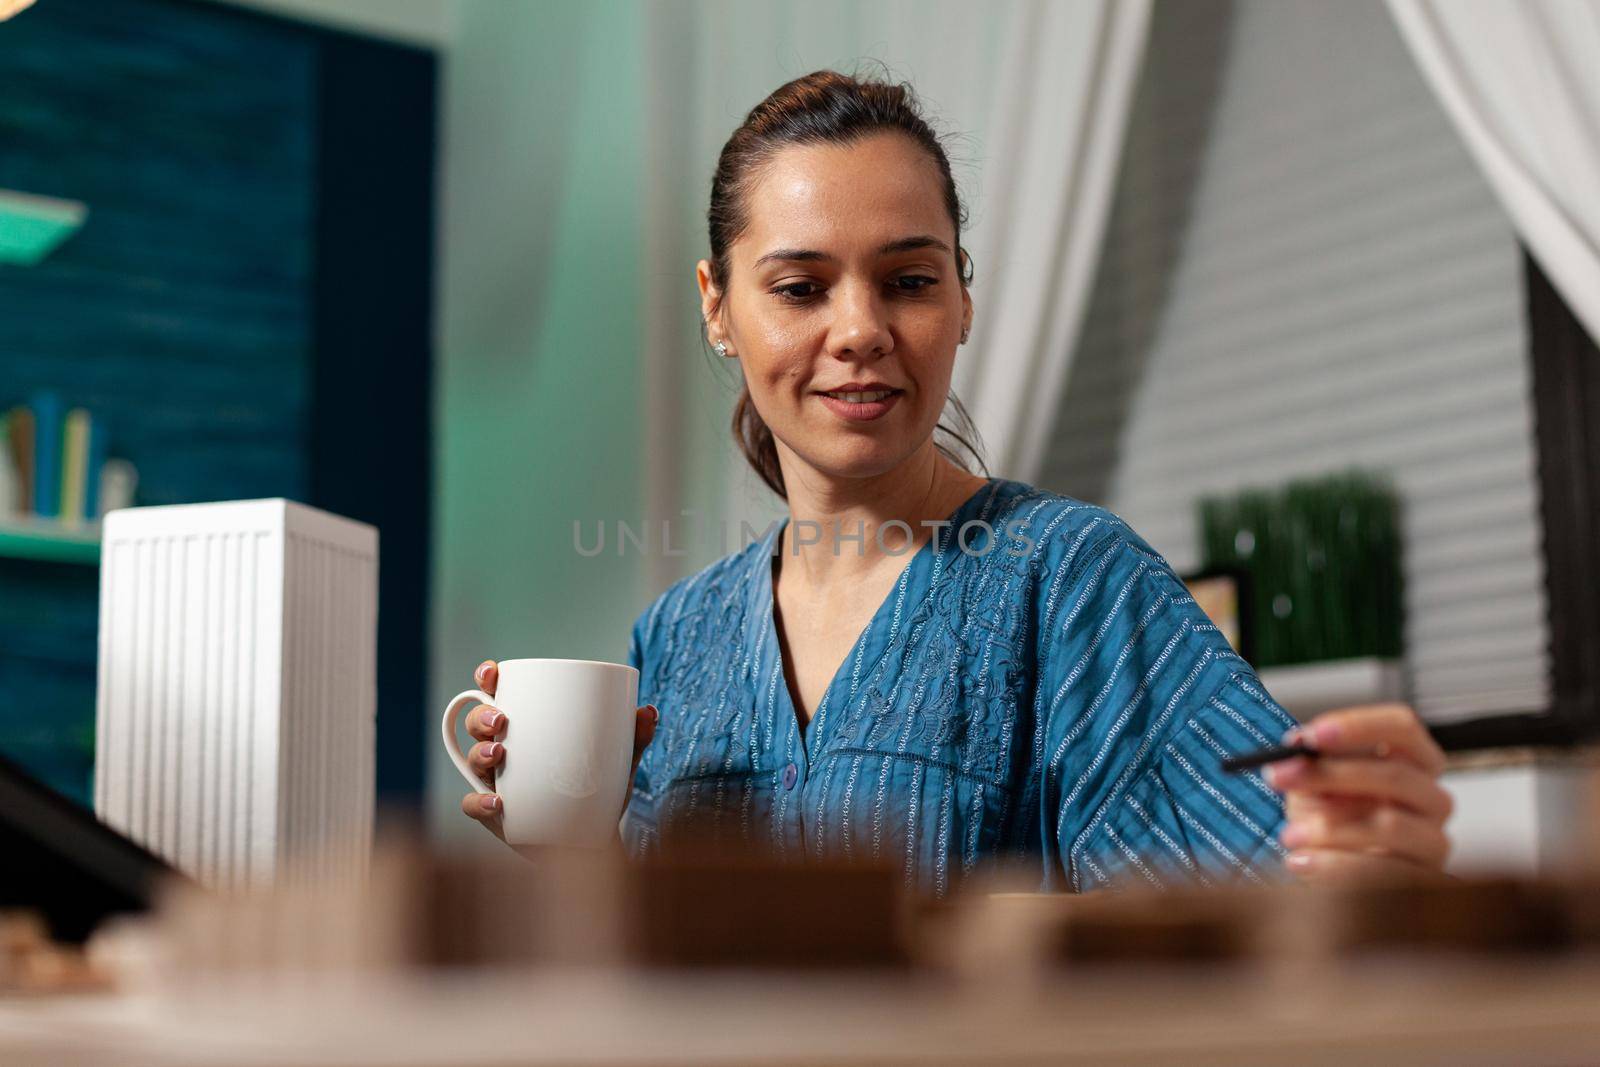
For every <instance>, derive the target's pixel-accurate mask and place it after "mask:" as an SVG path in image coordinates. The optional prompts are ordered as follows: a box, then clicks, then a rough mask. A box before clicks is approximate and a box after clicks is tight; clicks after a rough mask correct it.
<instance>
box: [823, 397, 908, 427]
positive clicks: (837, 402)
mask: <svg viewBox="0 0 1600 1067" xmlns="http://www.w3.org/2000/svg"><path fill="white" fill-rule="evenodd" d="M902 395H904V394H903V393H902V392H901V391H900V390H898V389H867V390H860V391H857V390H850V391H847V392H833V391H830V392H826V393H818V394H817V399H818V400H820V401H822V404H823V406H824V407H826V408H827V409H828V410H829V411H831V412H833V413H834V414H835V415H838V416H839V417H840V418H842V419H846V420H848V421H850V422H871V421H872V420H874V419H881V418H882V417H883V416H885V415H887V414H888V413H889V412H890V411H891V410H892V409H893V408H894V406H895V404H897V403H899V402H900V397H901V396H902Z"/></svg>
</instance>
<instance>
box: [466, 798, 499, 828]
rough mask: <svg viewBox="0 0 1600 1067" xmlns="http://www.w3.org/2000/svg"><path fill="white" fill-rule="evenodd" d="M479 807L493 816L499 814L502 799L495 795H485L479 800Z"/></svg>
mask: <svg viewBox="0 0 1600 1067" xmlns="http://www.w3.org/2000/svg"><path fill="white" fill-rule="evenodd" d="M478 807H480V808H482V809H483V810H484V811H486V812H489V813H491V814H492V813H494V812H497V811H499V810H500V797H499V796H498V795H497V794H495V793H485V794H483V796H481V797H479V798H478ZM468 825H470V824H468Z"/></svg>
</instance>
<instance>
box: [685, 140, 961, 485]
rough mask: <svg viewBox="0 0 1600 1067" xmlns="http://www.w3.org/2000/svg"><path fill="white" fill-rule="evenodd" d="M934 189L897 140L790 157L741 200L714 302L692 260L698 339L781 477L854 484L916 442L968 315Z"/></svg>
mask: <svg viewBox="0 0 1600 1067" xmlns="http://www.w3.org/2000/svg"><path fill="white" fill-rule="evenodd" d="M942 188H943V187H942V182H941V179H940V176H939V170H938V167H937V165H936V164H935V163H934V161H933V159H932V158H930V157H929V156H928V154H927V153H926V152H924V151H923V150H922V149H921V148H919V147H918V146H917V145H916V143H915V142H913V141H912V140H911V139H910V138H908V137H905V136H902V135H900V134H893V133H890V134H877V135H873V136H870V137H867V138H864V139H862V140H859V141H856V142H854V143H852V144H849V145H794V146H790V147H788V148H785V149H783V150H782V151H780V152H779V153H778V154H777V155H776V156H775V157H773V159H772V160H771V162H769V163H768V164H767V166H766V167H765V169H764V170H763V171H762V173H761V175H760V177H759V179H758V180H757V181H756V182H755V183H754V185H753V187H752V188H751V189H750V190H749V191H748V192H747V201H746V209H747V211H748V218H749V225H748V227H747V228H746V229H745V232H744V233H743V234H742V235H741V236H740V237H739V239H738V240H737V241H735V242H734V243H733V244H732V246H731V247H730V249H729V271H728V287H727V292H726V293H722V294H718V292H717V290H716V288H715V286H714V285H713V284H712V282H711V276H710V264H709V263H708V262H707V261H705V260H702V261H701V262H700V264H699V267H698V268H697V271H696V274H697V276H698V278H699V282H700V292H701V298H702V310H703V312H704V313H705V314H706V315H713V314H714V317H712V318H711V320H710V321H711V327H710V334H711V339H712V340H713V341H717V340H722V341H725V342H726V343H727V346H728V349H729V352H730V354H731V355H736V356H737V357H738V358H739V362H740V364H741V366H742V368H743V370H744V377H745V382H746V384H747V386H748V387H749V390H750V396H751V399H752V400H753V401H754V402H755V406H756V410H757V411H758V412H760V414H761V417H762V418H763V419H764V420H765V421H766V423H767V426H768V427H770V428H771V430H772V433H773V435H774V437H776V439H777V443H778V450H779V455H780V457H782V458H783V460H784V463H785V465H786V466H788V465H789V464H791V463H792V462H793V460H795V459H798V460H800V461H801V462H802V463H803V464H805V465H806V466H808V467H811V468H813V469H815V470H817V471H819V472H821V473H823V474H825V475H831V476H835V477H852V478H859V477H870V476H873V475H877V474H882V473H884V472H886V471H890V470H892V469H894V468H895V467H896V466H898V465H899V464H900V463H901V462H902V461H904V460H905V459H906V458H907V457H909V456H910V455H911V454H912V453H914V452H916V451H917V449H918V448H919V447H920V446H922V445H924V444H925V443H927V442H929V441H930V439H931V437H932V435H933V430H934V427H935V426H936V425H937V423H938V421H939V416H940V414H941V412H942V411H943V409H944V403H945V397H946V395H947V394H948V393H949V389H950V372H951V368H952V366H953V365H954V363H955V356H956V346H957V345H958V344H959V343H960V340H961V335H962V332H963V330H964V329H965V328H966V327H967V326H968V325H969V324H970V322H971V317H972V300H971V297H970V296H968V294H967V292H966V290H965V289H964V287H963V286H962V285H961V282H960V278H959V274H958V270H957V265H956V253H955V226H954V224H953V223H952V222H951V220H950V216H949V213H948V212H947V211H946V210H945V205H944V195H943V191H942ZM718 295H721V296H722V297H723V299H722V303H721V306H720V307H719V308H717V309H716V311H715V312H714V313H713V311H712V309H713V307H714V306H715V301H716V297H717V296H718ZM845 391H848V392H850V393H852V394H855V395H850V396H845V395H843V393H844V392H845ZM884 392H888V393H889V395H888V396H887V397H886V398H884V399H874V396H875V395H876V394H882V393H884ZM863 393H864V394H870V395H869V396H866V397H863V396H862V395H860V394H863ZM830 394H832V395H830ZM863 401H866V402H863ZM785 450H787V451H788V452H789V453H790V454H789V455H788V456H784V452H785ZM786 476H788V472H787V471H786Z"/></svg>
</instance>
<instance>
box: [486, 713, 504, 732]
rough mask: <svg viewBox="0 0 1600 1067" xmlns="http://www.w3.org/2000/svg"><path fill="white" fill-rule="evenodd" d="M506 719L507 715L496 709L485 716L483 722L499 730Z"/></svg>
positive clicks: (492, 728)
mask: <svg viewBox="0 0 1600 1067" xmlns="http://www.w3.org/2000/svg"><path fill="white" fill-rule="evenodd" d="M505 721H506V717H505V715H504V714H502V713H501V712H498V711H495V712H491V713H490V714H488V715H487V716H485V717H484V720H483V724H484V725H485V726H487V727H488V728H489V729H491V730H498V729H500V725H501V723H503V722H505Z"/></svg>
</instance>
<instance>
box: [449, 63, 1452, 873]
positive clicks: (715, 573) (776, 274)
mask: <svg viewBox="0 0 1600 1067" xmlns="http://www.w3.org/2000/svg"><path fill="white" fill-rule="evenodd" d="M963 215H964V213H963V210H962V207H961V204H960V201H959V198H958V196H957V192H956V188H955V183H954V181H953V180H952V178H951V173H950V165H949V161H948V159H947V157H946V155H945V152H944V150H943V148H942V147H941V145H940V143H939V141H938V139H937V137H936V136H935V135H934V134H933V133H932V131H931V130H930V129H929V127H928V125H927V124H926V123H925V122H924V120H923V119H922V118H921V117H920V115H919V113H918V110H917V107H916V104H915V101H914V98H913V97H912V95H911V93H910V91H909V88H908V87H905V86H893V85H888V84H884V83H879V82H871V81H858V80H855V79H852V78H849V77H847V76H845V75H841V74H837V73H834V72H832V71H818V72H816V73H814V74H810V75H807V76H806V77H803V78H800V79H797V80H795V81H793V82H790V83H789V84H787V85H785V86H783V87H782V88H780V89H778V90H777V91H776V92H774V93H773V94H772V95H771V96H770V97H768V98H767V99H766V100H764V101H763V102H762V103H761V104H759V105H758V106H757V107H756V108H755V110H753V111H752V112H750V114H749V116H748V117H747V118H746V120H745V122H744V124H743V125H742V126H741V127H740V128H739V129H738V130H736V131H735V132H734V134H733V136H732V137H731V138H730V139H729V141H728V143H727V145H726V146H725V147H724V148H723V150H722V154H721V157H720V160H719V162H718V166H717V170H716V173H715V176H714V179H713V182H712V190H711V205H710V212H709V221H710V245H711V256H710V258H709V259H707V260H702V261H701V262H700V263H699V264H698V265H697V267H696V278H697V280H698V283H699V287H700V293H701V307H702V312H703V316H704V319H705V323H706V330H707V335H708V337H709V339H710V340H711V342H712V343H713V347H714V349H715V350H716V351H717V352H718V353H719V354H720V355H723V356H725V357H726V358H729V359H737V360H739V362H740V366H741V369H742V371H743V376H744V383H745V388H744V391H743V392H742V393H741V395H740V398H739V402H738V406H737V409H736V411H735V415H734V428H735V434H736V437H737V438H738V440H739V443H740V445H741V447H742V449H743V450H744V453H745V455H746V457H747V458H748V459H749V461H750V463H751V464H752V465H753V466H754V468H755V469H756V471H757V472H758V473H759V474H760V475H761V477H762V478H763V479H764V480H765V481H766V483H767V484H768V485H769V486H770V487H771V488H772V489H773V491H774V492H776V493H777V494H778V495H779V496H781V497H783V498H784V499H785V500H786V502H787V504H788V509H789V520H788V521H787V522H785V523H783V524H782V525H781V526H775V527H774V529H773V530H772V531H770V532H769V533H768V534H767V535H766V536H765V537H764V538H763V539H761V540H760V541H758V542H756V543H754V544H751V545H748V546H746V547H745V548H744V549H743V550H742V551H739V552H736V553H734V554H732V555H730V556H727V557H725V558H723V559H721V560H719V561H718V562H716V563H714V564H712V565H711V566H710V567H707V568H706V569H705V570H703V571H701V572H700V573H698V574H696V575H693V576H691V577H689V578H687V579H684V580H683V581H680V582H678V583H677V584H676V585H674V586H673V587H672V588H670V589H668V590H667V591H666V592H665V593H664V594H662V595H661V596H660V597H659V598H657V600H656V601H655V602H654V603H653V604H651V605H650V607H649V608H648V609H647V610H646V611H644V612H643V613H642V614H641V615H640V616H639V618H638V620H637V621H636V622H635V623H634V626H633V632H632V640H631V643H630V649H629V660H630V662H631V663H633V664H634V665H635V666H636V667H638V668H639V670H640V696H641V699H642V700H645V701H647V702H648V703H647V704H646V706H645V707H643V708H640V709H639V721H638V728H637V735H636V740H637V745H636V751H635V770H634V775H633V786H632V791H631V794H630V797H629V800H628V803H627V805H626V808H625V810H624V815H623V821H622V828H621V829H622V837H623V842H624V844H625V846H626V847H627V849H628V851H629V852H630V853H631V854H634V855H645V854H649V853H652V852H656V851H659V850H663V849H666V850H670V849H672V848H673V847H674V845H675V843H676V842H679V841H681V840H683V839H685V838H686V837H688V836H690V835H693V836H695V837H696V838H704V837H706V836H709V837H711V838H712V839H713V840H715V841H721V842H725V843H729V844H735V843H737V844H739V845H742V846H758V847H762V848H767V849H771V850H772V851H774V852H776V853H778V854H781V855H789V856H800V855H804V856H813V857H818V858H845V857H855V858H870V859H876V860H878V861H885V860H887V861H889V862H892V863H895V864H897V865H899V866H900V867H901V868H903V870H904V873H905V877H906V879H907V881H908V882H909V883H911V884H913V885H915V886H917V887H919V888H922V889H925V890H928V891H931V892H933V893H935V894H942V893H944V892H946V891H948V889H949V888H950V887H951V885H952V884H953V883H955V882H956V881H958V880H959V879H960V877H961V876H962V875H963V874H964V873H965V872H967V871H969V870H970V869H972V868H973V866H974V865H976V864H979V863H980V862H984V861H988V860H998V859H1006V860H1008V861H1010V862H1021V863H1023V864H1026V865H1027V866H1028V867H1029V868H1032V869H1036V870H1037V872H1038V874H1039V877H1040V882H1041V887H1042V888H1046V889H1049V888H1067V889H1072V890H1087V889H1092V888H1095V887H1099V886H1104V885H1108V884H1111V883H1115V882H1118V881H1122V880H1130V879H1131V880H1134V881H1147V882H1154V883H1158V884H1170V883H1173V882H1180V881H1181V882H1203V883H1211V882H1217V881H1223V880H1231V879H1246V880H1264V879H1267V878H1270V877H1273V876H1274V875H1275V874H1277V873H1278V872H1280V871H1282V870H1285V869H1287V870H1288V871H1290V872H1293V873H1294V874H1297V875H1300V876H1303V877H1307V878H1319V877H1337V876H1359V875H1367V874H1396V873H1416V872H1423V871H1428V870H1432V869H1437V868H1438V867H1439V866H1440V865H1441V864H1442V863H1443V860H1444V857H1445V854H1446V852H1447V850H1448V840H1447V838H1446V836H1445V834H1444V831H1443V824H1444V820H1445V818H1446V816H1447V815H1448V813H1449V808H1450V802H1449V797H1448V795H1447V794H1446V793H1445V792H1444V791H1443V790H1442V789H1441V788H1440V787H1439V785H1438V784H1437V781H1436V779H1437V776H1438V774H1439V771H1440V770H1441V768H1442V766H1443V756H1442V754H1441V753H1440V751H1439V749H1438V747H1437V746H1436V745H1435V744H1434V743H1433V741H1432V740H1431V739H1430V738H1429V736H1428V734H1427V732H1426V730H1424V729H1423V728H1422V726H1421V724H1420V723H1419V722H1418V720H1417V718H1416V716H1415V715H1414V714H1413V713H1412V712H1411V710H1410V709H1409V708H1406V707H1404V706H1398V705H1385V706H1380V707H1370V708H1358V709H1350V710H1345V711H1340V712H1335V713H1331V714H1328V715H1325V716H1322V717H1321V718H1319V719H1318V720H1316V721H1315V722H1314V723H1312V724H1310V725H1308V726H1307V727H1305V728H1304V729H1303V730H1301V731H1300V736H1301V737H1302V738H1303V739H1304V740H1306V741H1307V742H1308V743H1310V744H1312V745H1314V746H1315V747H1316V748H1318V749H1320V750H1321V752H1322V753H1323V755H1322V757H1321V758H1319V759H1317V760H1314V761H1313V760H1307V759H1304V758H1299V759H1295V760H1290V761H1286V762H1283V763H1279V764H1276V765H1274V766H1272V767H1269V768H1268V769H1267V771H1266V773H1265V774H1264V775H1257V774H1244V775H1240V776H1230V775H1226V774H1224V773H1222V772H1221V770H1220V767H1219V765H1218V764H1219V760H1220V759H1221V757H1222V756H1223V755H1225V754H1230V753H1233V752H1237V751H1242V750H1246V749H1252V748H1255V747H1257V746H1260V745H1263V744H1266V743H1269V742H1270V741H1275V740H1277V739H1278V738H1280V737H1281V736H1282V735H1283V734H1284V731H1285V730H1286V729H1288V728H1289V727H1291V726H1292V721H1291V720H1290V719H1289V718H1288V716H1287V715H1286V714H1285V713H1284V712H1283V710H1282V709H1281V708H1280V707H1279V706H1278V705H1277V704H1276V703H1275V702H1274V701H1273V700H1272V699H1271V697H1269V696H1268V695H1267V693H1266V691H1265V690H1264V689H1263V688H1262V686H1261V684H1260V681H1259V680H1258V679H1257V678H1256V676H1255V674H1254V672H1253V671H1252V670H1251V669H1250V667H1249V666H1248V665H1247V664H1246V663H1245V662H1244V661H1243V660H1242V659H1240V658H1239V657H1238V656H1237V655H1235V654H1234V652H1233V651H1232V650H1231V649H1230V648H1229V646H1228V644H1227V642H1226V641H1225V640H1224V639H1223V638H1222V637H1221V635H1220V634H1219V633H1218V631H1217V629H1216V628H1215V627H1214V626H1212V625H1210V623H1209V622H1208V621H1207V620H1206V618H1205V616H1204V615H1203V614H1202V613H1201V611H1200V610H1199V609H1198V607H1197V606H1196V605H1195V603H1194V600H1193V599H1192V598H1191V597H1189V596H1188V595H1187V594H1186V592H1185V589H1184V587H1183V585H1182V583H1181V582H1180V581H1179V580H1178V578H1177V577H1176V576H1175V575H1174V574H1173V572H1172V570H1171V568H1170V567H1169V566H1168V565H1167V563H1166V562H1165V560H1163V559H1162V557H1161V556H1160V555H1158V554H1157V553H1156V552H1155V551H1154V550H1153V549H1152V548H1151V547H1150V546H1149V545H1148V544H1147V543H1146V542H1145V541H1144V540H1143V539H1142V538H1140V537H1139V536H1138V535H1137V534H1136V533H1135V532H1134V531H1133V530H1131V529H1130V528H1129V527H1128V526H1127V525H1126V524H1124V523H1123V522H1121V521H1120V520H1119V519H1118V518H1117V517H1116V516H1115V515H1113V514H1111V513H1110V512H1108V511H1106V510H1104V509H1103V508H1099V507H1093V506H1089V505H1085V504H1083V503H1081V502H1079V501H1076V500H1072V499H1069V498H1067V497H1063V496H1059V495H1057V494H1053V493H1048V492H1043V491H1040V490H1038V489H1035V488H1033V487H1031V486H1028V485H1025V484H1023V483H1020V482H1015V481H1008V480H1003V479H997V478H984V477H980V476H978V475H975V474H973V473H971V472H970V471H969V470H967V469H966V468H965V467H964V466H963V465H961V464H960V463H959V462H958V461H957V460H956V457H955V454H954V453H953V452H951V451H949V450H948V449H947V448H946V447H945V446H944V445H941V444H939V443H937V442H936V441H935V429H936V427H937V424H938V421H939V418H940V415H941V413H942V412H943V410H944V408H945V405H946V400H947V398H948V396H949V386H950V378H951V371H952V367H953V365H954V362H955V358H956V354H957V349H958V347H959V346H960V345H961V344H963V343H964V342H965V341H966V338H967V333H968V330H969V329H970V326H971V322H972V314H973V301H972V297H971V294H970V292H969V290H968V284H969V282H970V263H969V262H968V261H967V260H966V257H965V252H964V250H962V248H961V244H960V240H961V226H962V223H963V221H964V217H963ZM956 409H957V411H958V413H959V412H960V410H961V409H960V405H959V403H957V404H956ZM962 419H963V420H964V413H962ZM961 425H962V426H963V427H965V426H966V424H965V422H964V421H963V422H962V423H961ZM937 428H940V429H943V428H942V427H937ZM947 432H948V431H947ZM954 436H956V439H957V440H962V439H961V438H960V437H959V435H954ZM963 443H964V441H963ZM495 681H496V677H495V667H494V664H493V663H485V664H483V665H482V666H481V667H480V668H479V673H478V675H477V682H478V684H479V685H480V686H481V687H482V688H484V689H485V690H487V691H489V692H493V687H494V685H495ZM657 709H659V711H657ZM469 725H470V728H471V731H472V733H473V735H474V737H476V738H477V739H478V740H479V742H480V743H478V744H476V745H474V746H473V749H472V752H471V756H470V758H471V762H472V764H473V766H474V767H475V768H477V770H478V771H479V773H480V774H482V775H483V777H484V778H485V779H486V780H487V781H489V782H490V783H491V784H492V781H493V778H492V776H493V772H494V768H495V767H496V766H497V765H498V764H499V762H500V760H501V759H502V758H503V748H502V746H501V745H500V744H499V743H498V742H496V741H495V740H494V739H495V737H496V736H497V735H498V734H499V732H500V731H501V730H503V728H504V716H503V714H502V713H501V712H499V711H497V710H496V709H494V708H491V707H487V706H486V707H483V708H479V709H477V710H475V711H474V712H473V713H472V715H471V716H470V718H469ZM462 807H463V810H464V811H465V813H466V814H468V815H470V816H472V817H473V818H476V819H479V820H481V821H484V822H485V823H486V824H488V825H489V826H490V827H491V829H494V828H496V827H497V822H498V818H499V802H498V798H497V797H493V796H488V797H484V796H480V795H479V794H469V795H468V796H467V797H466V798H465V799H464V800H463V802H462ZM1286 813H1287V816H1288V818H1287V819H1286V818H1285V814H1286Z"/></svg>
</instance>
